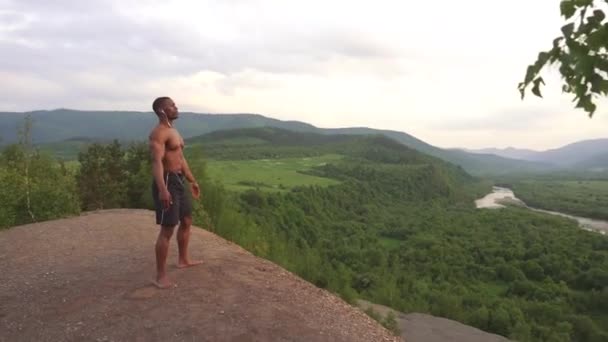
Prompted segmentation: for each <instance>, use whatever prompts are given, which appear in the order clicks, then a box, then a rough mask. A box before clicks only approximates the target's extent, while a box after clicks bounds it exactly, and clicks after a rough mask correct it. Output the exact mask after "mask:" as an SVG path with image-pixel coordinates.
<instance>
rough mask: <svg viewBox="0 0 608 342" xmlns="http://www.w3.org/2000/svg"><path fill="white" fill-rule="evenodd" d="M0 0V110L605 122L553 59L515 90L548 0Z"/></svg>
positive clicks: (489, 123) (486, 129) (549, 125)
mask: <svg viewBox="0 0 608 342" xmlns="http://www.w3.org/2000/svg"><path fill="white" fill-rule="evenodd" d="M0 5H1V8H3V10H2V11H0V49H2V51H3V58H2V60H0V73H2V74H3V75H9V76H10V77H9V78H7V79H9V80H10V82H11V83H7V82H4V80H5V78H3V83H2V85H1V86H0V87H1V88H0V94H1V95H0V100H2V101H0V110H15V109H17V110H32V109H50V108H53V107H71V108H80V109H86V108H89V109H128V110H149V102H151V100H152V99H153V98H155V97H156V96H160V95H169V96H172V97H174V99H175V100H176V101H177V102H178V105H179V106H180V107H181V109H182V110H189V111H205V112H208V111H213V112H221V113H228V112H249V113H260V114H264V115H268V116H273V117H276V118H280V119H290V120H301V121H307V122H310V123H312V124H315V125H319V126H322V127H344V126H369V127H375V128H387V129H396V130H403V131H406V132H408V133H411V134H414V135H416V136H418V137H419V138H421V139H424V140H426V141H428V142H430V143H432V144H437V145H440V146H466V147H484V146H499V147H500V146H504V145H518V146H522V147H531V148H540V147H545V146H551V145H554V144H557V145H559V144H565V143H568V142H570V141H571V140H577V139H584V138H588V137H596V136H597V135H599V134H603V133H602V132H601V129H599V128H598V127H601V125H600V123H602V122H605V121H602V119H598V118H596V119H593V120H588V119H587V118H585V116H584V113H583V112H581V111H577V110H574V109H572V104H571V103H570V102H569V100H570V99H569V98H568V97H566V96H565V95H562V94H561V92H560V91H559V79H558V78H557V77H556V74H555V73H552V74H551V73H549V75H548V77H547V81H548V82H547V83H548V86H547V88H546V95H547V96H546V98H545V99H544V100H540V99H536V98H534V97H533V96H532V95H529V96H528V97H527V98H526V100H524V101H521V100H520V98H519V93H518V91H517V88H516V87H517V83H518V82H520V81H521V78H522V77H523V75H524V72H525V68H526V66H527V65H528V64H529V63H532V62H533V61H534V59H535V57H536V54H537V53H538V52H539V51H540V50H542V49H546V48H548V47H549V46H550V44H551V41H552V38H554V37H555V36H557V35H558V34H559V27H560V26H561V24H562V21H561V18H560V16H559V4H558V3H557V2H556V1H554V0H535V1H529V0H512V1H505V2H501V3H493V4H492V6H498V7H491V6H490V5H489V4H488V2H486V1H482V0H462V1H448V0H444V1H434V2H427V1H418V2H404V1H390V0H384V1H356V2H354V1H345V0H335V1H306V2H303V1H297V2H296V1H279V0H251V1H240V0H230V1H226V0H222V1H219V0H209V1H195V0H190V1H188V0H167V1H159V0H144V1H139V0H137V1H136V0H126V1H119V0H91V1H79V2H73V1H68V0H55V1H47V0H44V1H43V0H18V1H17V0H14V1H8V0H0ZM68 5H69V6H68ZM11 84H15V85H16V86H12V85H11ZM600 114H601V112H600V113H598V116H600ZM539 130H541V131H542V130H544V132H542V134H540V133H539ZM497 136H499V137H500V141H497V140H496V137H497Z"/></svg>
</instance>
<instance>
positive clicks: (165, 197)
mask: <svg viewBox="0 0 608 342" xmlns="http://www.w3.org/2000/svg"><path fill="white" fill-rule="evenodd" d="M158 198H159V199H160V203H161V204H162V205H163V208H164V209H165V210H167V209H169V207H170V206H171V204H173V198H171V194H170V193H169V190H167V188H164V189H163V190H162V191H161V192H160V194H159V197H158Z"/></svg>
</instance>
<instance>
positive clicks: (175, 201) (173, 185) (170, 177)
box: [149, 97, 202, 289]
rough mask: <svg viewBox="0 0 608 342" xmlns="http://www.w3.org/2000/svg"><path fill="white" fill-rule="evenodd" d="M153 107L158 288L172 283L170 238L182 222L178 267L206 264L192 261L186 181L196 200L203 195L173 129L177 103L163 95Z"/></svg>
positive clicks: (189, 201) (153, 167)
mask: <svg viewBox="0 0 608 342" xmlns="http://www.w3.org/2000/svg"><path fill="white" fill-rule="evenodd" d="M152 109H154V112H155V113H156V115H157V116H158V125H156V127H154V129H153V130H152V132H151V133H150V137H149V139H150V140H149V143H150V152H151V153H152V174H153V176H154V179H153V182H152V197H153V198H154V205H155V207H156V224H159V225H160V226H161V228H160V232H159V234H158V239H157V240H156V272H157V274H156V280H155V281H153V283H154V285H156V286H157V287H158V288H161V289H166V288H168V287H171V286H172V283H171V281H169V279H168V278H167V271H166V262H167V254H168V252H169V241H170V240H171V236H172V235H173V230H174V229H175V226H176V225H177V223H178V222H179V229H178V231H177V246H178V249H179V260H178V263H177V267H178V268H184V267H189V266H195V265H198V264H200V263H202V261H192V260H190V257H189V256H188V242H189V240H190V225H191V224H192V202H191V200H190V197H189V194H188V193H187V189H186V181H188V182H189V183H190V184H191V191H192V196H193V197H194V198H195V199H198V198H199V196H200V188H199V186H198V184H197V183H196V181H195V179H194V176H193V175H192V172H191V171H190V168H189V167H188V163H187V162H186V158H184V154H183V149H184V140H183V139H182V137H181V136H180V134H179V132H178V131H177V130H176V129H175V128H173V121H174V120H175V119H177V118H178V111H177V107H176V106H175V103H174V102H173V100H171V99H170V98H168V97H159V98H157V99H156V100H154V103H153V104H152Z"/></svg>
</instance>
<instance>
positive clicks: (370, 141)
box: [0, 129, 608, 341]
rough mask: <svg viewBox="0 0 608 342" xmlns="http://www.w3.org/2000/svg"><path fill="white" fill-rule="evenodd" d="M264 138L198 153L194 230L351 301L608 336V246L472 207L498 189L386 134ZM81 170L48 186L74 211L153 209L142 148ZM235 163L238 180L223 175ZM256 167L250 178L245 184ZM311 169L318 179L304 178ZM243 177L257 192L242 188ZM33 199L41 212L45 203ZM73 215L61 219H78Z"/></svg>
mask: <svg viewBox="0 0 608 342" xmlns="http://www.w3.org/2000/svg"><path fill="white" fill-rule="evenodd" d="M241 134H244V132H241ZM255 134H256V135H257V139H261V140H256V143H255V144H251V142H252V140H251V139H250V138H251V137H250V136H251V135H252V134H251V132H249V133H247V134H245V135H243V136H242V137H241V138H239V137H238V136H236V135H235V134H233V133H230V134H228V133H226V134H220V133H217V134H215V135H214V138H213V139H214V144H211V145H214V146H210V145H207V143H203V141H199V142H192V143H191V144H189V146H190V147H189V148H188V150H187V158H188V160H189V161H190V166H191V168H192V169H193V172H194V173H195V175H196V177H197V179H198V181H199V183H200V184H201V187H202V189H203V196H202V200H201V202H195V224H196V225H198V226H202V227H205V228H207V229H209V230H211V231H213V232H215V233H217V234H219V235H221V236H223V237H224V238H226V239H229V240H232V241H235V242H236V243H238V244H240V245H241V246H243V247H244V248H246V249H248V250H250V251H252V252H253V253H255V254H256V255H259V256H261V257H264V258H267V259H269V260H272V261H274V262H276V263H278V264H280V265H282V266H283V267H285V268H287V269H288V270H290V271H293V272H295V273H296V274H298V275H300V276H301V277H303V278H304V279H306V280H308V281H310V282H311V283H313V284H315V285H316V286H318V287H321V288H325V289H328V290H330V291H333V292H335V293H338V294H340V295H341V296H342V298H344V299H345V300H347V301H349V302H352V303H354V301H355V300H356V299H358V298H361V299H366V300H368V301H371V302H375V303H378V304H383V305H386V306H389V307H392V308H394V309H396V310H399V311H404V312H423V313H430V314H433V315H437V316H443V317H447V318H451V319H455V320H458V321H460V322H463V323H465V324H470V325H473V326H475V327H478V328H480V329H483V330H486V331H489V332H494V333H497V334H501V335H504V336H507V337H510V338H512V339H516V340H520V341H601V340H606V339H607V338H608V329H607V328H606V327H608V315H607V314H606V313H607V312H608V287H607V284H608V239H607V238H606V237H604V236H601V235H599V234H594V233H590V232H587V231H584V230H581V229H579V228H578V227H577V226H576V225H575V223H573V222H571V221H570V220H567V219H563V218H561V217H556V216H552V215H545V214H542V213H537V212H531V211H529V210H525V209H521V208H506V209H501V210H478V209H475V208H474V203H473V202H474V199H475V198H477V197H480V196H481V195H483V194H484V193H486V192H489V191H490V185H491V184H490V183H488V182H481V181H480V180H478V179H476V178H474V177H471V176H470V175H469V174H467V173H465V172H464V171H463V170H462V168H459V167H457V166H454V165H452V164H448V163H446V162H444V161H442V160H440V159H437V158H434V157H431V156H428V155H423V154H421V153H419V152H417V151H415V150H413V149H410V148H407V147H405V146H403V145H401V144H399V143H398V142H396V141H395V140H392V139H388V138H386V137H383V136H365V137H361V136H340V137H327V138H323V139H321V140H319V139H318V138H319V137H318V136H312V135H310V136H306V135H302V136H300V135H297V134H293V135H285V132H279V131H277V132H274V131H272V130H271V131H269V130H268V129H263V130H260V131H259V132H256V133H255ZM260 137H261V138H260ZM290 137H291V140H290ZM222 139H224V140H225V141H224V142H222ZM278 139H286V140H285V141H282V142H281V143H278V141H279V140H278ZM14 149H15V148H13V147H11V148H9V149H5V151H4V152H3V158H4V159H3V160H6V162H3V164H2V168H0V170H2V172H5V173H7V174H9V173H10V174H11V175H17V174H18V173H19V172H18V171H19V170H21V169H22V168H23V167H22V166H23V165H24V164H19V163H14V162H9V161H11V160H14V158H13V159H11V158H12V157H11V156H12V154H11V153H12V152H11V151H13V150H14ZM137 151H140V152H141V153H138V152H137ZM305 158H309V159H305ZM259 159H268V161H264V162H261V161H260V160H259ZM79 161H80V167H79V168H78V171H77V173H76V174H71V173H69V171H68V170H69V169H68V168H64V169H63V170H65V171H61V172H68V173H58V174H59V175H66V176H65V177H64V178H61V177H59V178H56V179H52V180H51V182H59V181H62V180H63V181H64V182H66V184H72V188H71V189H73V190H71V191H74V192H66V193H72V194H74V193H77V194H78V196H76V203H77V204H78V205H77V206H76V207H75V208H76V209H75V210H76V211H78V208H84V209H87V210H88V209H91V208H99V207H102V208H110V207H117V206H121V207H145V206H146V203H145V202H144V201H143V200H145V199H146V198H148V197H149V196H148V195H146V194H145V191H147V190H148V188H149V187H150V181H151V175H150V174H149V172H148V171H147V170H149V166H148V165H147V164H146V163H148V161H147V158H146V156H145V153H143V148H141V149H138V148H137V147H129V148H123V147H122V146H120V144H118V143H117V142H115V143H113V144H107V145H91V146H90V147H89V148H88V149H87V150H86V151H85V152H83V153H82V154H81V155H80V158H79ZM277 161H278V162H283V163H285V164H278V165H285V168H284V169H283V168H281V169H276V170H273V171H272V172H271V176H269V178H270V179H267V178H257V179H256V178H255V177H257V174H258V173H267V172H266V171H261V170H264V169H263V166H264V165H273V164H270V163H271V162H277ZM321 161H322V162H321ZM230 163H233V165H237V168H236V169H237V170H241V171H239V172H232V173H231V172H229V171H225V170H224V171H222V169H221V168H219V169H218V167H222V166H226V165H230ZM214 164H215V165H214ZM28 165H33V163H31V164H28ZM52 165H56V166H57V170H62V168H61V167H60V165H61V164H59V163H56V162H55V164H52ZM214 168H215V169H214ZM301 168H302V169H301ZM207 170H209V171H211V172H207ZM218 170H219V172H218ZM296 170H300V173H296ZM247 171H250V172H251V175H252V176H253V177H249V179H247V177H246V175H247V173H246V172H247ZM45 172H46V171H45ZM302 172H304V173H305V175H307V176H311V178H300V177H299V176H300V175H301V174H302ZM288 174H289V175H292V176H293V175H294V174H295V176H294V177H293V178H294V183H290V187H289V189H284V190H283V191H268V190H269V188H265V187H263V186H259V184H260V183H264V184H267V185H269V186H273V185H276V184H277V183H273V179H274V178H273V177H276V176H277V175H281V177H283V176H285V177H291V176H287V175H288ZM67 175H70V177H71V178H70V177H68V176H67ZM313 176H314V177H313ZM29 177H30V179H34V178H35V179H37V180H38V181H39V182H41V183H44V182H45V180H46V179H47V178H45V177H46V174H45V177H42V176H36V177H34V175H33V174H32V173H30V176H29ZM224 177H226V180H227V182H226V183H224ZM70 179H71V181H70ZM318 179H328V180H331V181H332V182H333V184H332V185H330V186H328V185H327V184H319V183H316V182H317V181H318ZM120 181H122V182H125V183H116V182H120ZM136 181H137V182H141V183H136V184H135V183H134V184H132V185H130V184H131V183H130V182H136ZM247 181H249V182H251V183H250V184H253V185H254V186H249V187H248V188H237V187H234V185H235V184H238V182H247ZM229 182H232V184H230V183H229ZM234 182H237V183H234ZM1 184H2V186H6V185H7V184H11V183H10V182H5V181H4V180H3V182H2V183H1ZM21 184H27V183H26V182H22V183H21ZM30 184H31V183H30ZM48 184H52V185H48ZM256 185H257V186H256ZM24 186H25V185H24ZM47 186H49V187H50V188H52V189H55V187H54V183H47ZM118 187H120V188H121V189H131V190H132V191H133V193H131V195H129V193H130V192H131V191H122V192H121V191H118V190H116V189H117V188H118ZM286 187H287V186H286ZM24 189H25V188H23V187H21V188H14V189H13V188H11V189H9V191H11V192H15V193H17V192H18V193H22V192H23V191H24ZM61 189H67V188H66V187H61ZM76 189H78V190H76ZM231 189H233V190H237V191H232V190H231ZM4 193H5V192H4V191H3V192H2V194H4ZM62 194H64V192H60V193H58V194H56V195H53V196H56V197H55V198H58V199H60V198H63V197H61V196H62ZM108 194H112V196H109V195H108ZM45 199H46V198H45ZM100 201H101V202H100ZM104 201H105V202H104ZM10 203H11V204H10V205H9V206H7V207H6V208H8V210H10V211H11V213H12V214H11V215H13V216H12V217H18V220H12V221H10V217H9V215H5V216H2V217H0V218H1V219H2V220H5V219H6V221H3V222H2V223H3V225H4V226H7V225H8V226H10V225H12V223H13V222H23V221H27V220H28V218H27V217H28V215H29V213H28V210H25V209H24V208H27V206H24V203H26V202H25V201H23V200H21V201H20V202H15V203H12V202H10ZM31 203H32V205H31V206H30V208H31V209H32V211H34V210H37V209H36V205H37V203H39V202H38V201H37V200H32V201H31ZM60 203H61V202H60ZM70 203H74V202H73V201H72V202H70ZM100 203H101V204H100ZM70 208H71V207H69V206H62V207H57V208H54V209H53V214H54V215H55V216H56V217H58V216H61V215H69V214H70V212H73V211H70ZM383 320H384V321H385V322H384V324H387V325H390V324H392V323H391V321H392V320H391V319H390V318H386V319H383Z"/></svg>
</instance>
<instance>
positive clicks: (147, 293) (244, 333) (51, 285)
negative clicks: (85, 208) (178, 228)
mask: <svg viewBox="0 0 608 342" xmlns="http://www.w3.org/2000/svg"><path fill="white" fill-rule="evenodd" d="M157 232H158V228H157V226H155V225H154V214H153V212H151V211H147V210H106V211H99V212H94V213H88V214H85V215H82V216H79V217H74V218H69V219H62V220H55V221H48V222H42V223H37V224H31V225H25V226H19V227H14V228H11V229H9V230H6V231H2V232H0V251H1V252H0V274H2V279H3V281H2V282H0V302H1V303H2V305H1V306H0V341H81V340H86V341H398V340H399V339H397V338H396V337H394V336H392V335H391V334H390V332H388V331H387V330H386V329H384V328H383V327H382V326H380V325H379V324H378V323H376V322H375V321H373V320H372V319H371V318H369V317H368V316H367V315H365V314H364V313H362V312H361V311H360V310H358V309H357V308H354V307H352V306H350V305H349V304H348V303H346V302H344V301H342V300H341V299H340V298H338V297H336V296H335V295H333V294H331V293H329V292H327V291H324V290H321V289H319V288H316V287H315V286H313V285H312V284H310V283H308V282H306V281H303V280H302V279H300V278H298V277H297V276H295V275H293V274H291V273H289V272H287V271H286V270H284V269H283V268H281V267H279V266H277V265H275V264H273V263H271V262H269V261H267V260H264V259H260V258H257V257H255V256H253V255H252V254H250V253H249V252H247V251H245V250H244V249H242V248H241V247H239V246H238V245H236V244H233V243H231V242H228V241H226V240H224V239H222V238H220V237H218V236H216V235H214V234H212V233H210V232H208V231H205V230H203V229H193V232H192V238H191V242H190V250H191V254H192V256H193V258H200V259H203V260H204V261H205V263H204V264H203V265H200V266H197V267H192V268H188V269H177V267H175V263H176V262H177V246H176V242H175V237H174V238H173V239H172V241H171V247H170V254H169V260H168V262H169V265H170V267H169V276H170V277H171V279H172V280H174V281H175V282H176V283H177V286H176V287H174V288H171V289H168V290H158V289H156V288H154V287H152V286H151V285H150V283H149V280H150V279H152V277H153V275H154V269H155V265H154V242H155V239H156V234H157Z"/></svg>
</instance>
